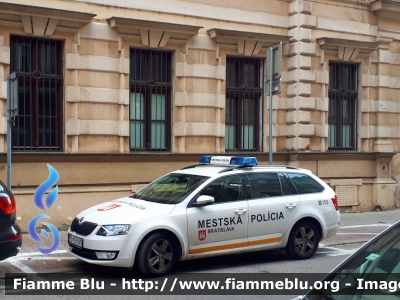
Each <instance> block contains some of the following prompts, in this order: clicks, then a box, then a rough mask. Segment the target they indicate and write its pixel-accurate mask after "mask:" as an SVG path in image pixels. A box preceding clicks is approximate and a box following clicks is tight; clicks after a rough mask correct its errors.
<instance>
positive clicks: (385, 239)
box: [306, 223, 400, 300]
mask: <svg viewBox="0 0 400 300" xmlns="http://www.w3.org/2000/svg"><path fill="white" fill-rule="evenodd" d="M326 280H327V281H330V282H331V288H330V289H329V290H325V291H314V292H312V293H311V295H309V296H307V298H306V299H309V300H319V299H321V300H322V299H335V300H342V299H343V300H372V299H374V300H375V299H387V300H391V299H397V300H398V299H400V296H399V295H400V223H398V224H397V225H395V226H394V227H392V228H391V229H390V230H389V231H387V232H386V234H384V235H382V236H381V237H380V238H379V239H377V240H375V241H374V242H373V243H371V244H370V245H368V246H367V247H366V248H364V249H362V250H360V251H359V252H358V253H357V255H355V256H354V257H353V258H352V259H351V260H349V261H348V262H346V263H345V264H344V265H342V266H341V267H339V268H338V269H337V270H335V271H334V272H332V273H331V274H330V275H329V276H328V277H327V278H326ZM333 286H334V288H332V287H333Z"/></svg>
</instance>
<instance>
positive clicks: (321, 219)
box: [68, 156, 340, 276]
mask: <svg viewBox="0 0 400 300" xmlns="http://www.w3.org/2000/svg"><path fill="white" fill-rule="evenodd" d="M339 222H340V214H339V211H338V203H337V198H336V195H335V192H334V191H333V190H332V189H331V188H330V187H329V186H328V185H327V184H326V183H325V182H324V181H322V180H321V179H319V178H318V177H317V176H315V175H313V174H312V173H311V172H310V171H309V170H306V169H299V168H295V167H292V166H273V165H268V166H260V165H258V163H257V160H256V158H254V157H227V156H203V157H201V159H200V162H199V164H198V165H194V166H188V167H186V168H183V169H182V170H177V171H174V172H171V173H169V174H166V175H164V176H162V177H160V178H158V179H156V180H155V181H153V182H152V183H150V184H148V185H147V186H145V187H144V188H142V189H141V190H140V191H138V192H136V193H135V194H133V195H130V196H129V197H125V198H120V199H116V200H112V201H109V202H106V203H102V204H99V205H96V206H94V207H91V208H88V209H86V210H84V211H83V212H81V213H79V214H78V215H77V216H76V218H75V219H74V220H73V222H72V224H71V228H70V229H69V232H68V244H69V252H70V254H72V255H73V256H75V257H77V258H80V259H82V260H84V261H86V262H89V263H94V264H99V265H104V266H116V267H133V266H136V267H137V268H138V269H139V270H140V271H141V272H142V273H145V274H149V275H153V276H154V275H156V276H157V275H163V274H166V273H168V272H170V271H171V270H172V268H173V266H174V265H175V263H176V262H178V261H182V260H187V259H193V258H200V257H206V256H216V255H224V254H232V253H245V252H249V251H259V250H265V249H278V248H284V249H286V251H287V253H288V254H289V255H290V256H291V257H293V258H295V259H308V258H310V257H312V256H313V255H314V253H315V251H316V250H317V248H318V244H319V242H320V241H321V240H323V239H326V238H328V237H331V236H333V235H335V234H336V232H337V230H338V228H339Z"/></svg>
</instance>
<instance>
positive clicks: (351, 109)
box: [328, 62, 358, 150]
mask: <svg viewBox="0 0 400 300" xmlns="http://www.w3.org/2000/svg"><path fill="white" fill-rule="evenodd" d="M328 94H329V113H328V123H329V131H328V149H329V150H357V145H356V142H357V99H358V65H357V64H346V63H334V62H331V63H330V64H329V91H328Z"/></svg>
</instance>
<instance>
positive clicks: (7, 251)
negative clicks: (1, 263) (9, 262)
mask: <svg viewBox="0 0 400 300" xmlns="http://www.w3.org/2000/svg"><path fill="white" fill-rule="evenodd" d="M21 245H22V237H21V238H20V239H19V240H16V241H12V242H10V241H6V242H2V243H0V249H1V251H0V260H3V259H6V258H9V257H12V256H15V255H17V254H18V252H19V249H20V247H21Z"/></svg>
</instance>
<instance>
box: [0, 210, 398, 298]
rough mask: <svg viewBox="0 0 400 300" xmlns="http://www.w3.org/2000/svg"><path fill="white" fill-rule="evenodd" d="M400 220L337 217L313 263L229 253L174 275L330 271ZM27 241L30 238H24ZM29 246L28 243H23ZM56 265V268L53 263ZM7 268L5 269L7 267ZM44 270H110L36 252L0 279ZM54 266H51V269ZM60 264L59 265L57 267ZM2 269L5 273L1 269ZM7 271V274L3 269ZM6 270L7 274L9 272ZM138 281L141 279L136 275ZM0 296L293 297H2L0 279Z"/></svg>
mask: <svg viewBox="0 0 400 300" xmlns="http://www.w3.org/2000/svg"><path fill="white" fill-rule="evenodd" d="M399 219H400V210H394V211H385V212H370V213H355V214H354V213H353V214H345V213H344V214H342V215H341V228H340V230H339V232H338V234H337V235H336V236H335V237H333V238H331V239H327V240H324V241H322V242H321V244H320V248H319V249H318V251H317V253H316V254H315V255H314V257H313V258H312V259H309V260H303V261H296V260H291V259H290V258H289V257H288V256H287V255H286V253H285V252H284V251H277V250H274V251H262V252H255V253H251V254H241V255H230V256H222V257H214V258H207V259H199V260H193V261H185V262H181V263H179V264H178V266H177V267H176V269H175V273H176V274H182V273H183V274H188V273H207V274H210V275H211V274H216V273H229V274H242V273H255V274H257V273H258V274H259V273H261V274H262V273H327V272H329V271H331V270H332V269H333V268H334V267H335V266H336V265H337V264H339V263H340V262H341V261H342V260H343V259H345V258H346V257H348V256H349V255H350V254H351V253H353V252H354V251H355V250H356V249H357V248H358V247H359V246H361V245H362V244H363V243H364V242H365V241H367V240H369V239H370V238H372V237H373V236H375V235H376V234H377V233H379V232H381V231H383V230H384V229H386V228H387V227H389V226H390V225H391V224H394V223H395V222H396V221H398V220H399ZM28 238H29V237H28ZM27 244H28V243H27ZM57 263H58V264H57ZM7 264H8V265H7ZM44 265H46V266H48V269H47V272H50V273H51V272H60V271H61V272H67V271H68V272H78V273H83V274H85V273H88V272H90V273H101V272H104V271H105V270H107V271H108V270H110V269H109V268H104V267H101V266H96V265H90V264H87V263H84V262H82V261H80V260H76V259H74V258H72V257H69V256H68V254H67V253H65V250H63V249H61V250H59V253H58V254H56V255H54V256H45V257H43V256H41V255H37V253H36V254H35V253H32V252H29V251H28V250H27V251H25V252H24V249H22V251H21V253H20V254H19V255H18V256H17V257H15V258H14V259H9V260H6V261H3V262H0V278H1V272H2V270H10V269H6V266H8V267H9V268H10V266H11V267H13V268H14V269H13V270H15V272H18V270H19V272H23V271H25V272H27V270H28V271H30V272H28V273H31V272H43V271H42V270H43V266H44ZM53 266H54V267H53ZM61 266H63V267H61ZM2 267H3V269H2ZM117 271H118V272H119V273H120V274H121V275H125V274H126V275H127V276H130V275H132V274H131V271H129V270H125V269H117ZM3 272H5V271H3ZM7 272H10V271H7ZM135 276H138V278H139V277H140V275H135ZM0 298H2V299H3V298H4V299H7V300H11V299H12V300H20V299H21V300H28V299H29V300H36V299H37V300H39V299H40V300H42V299H43V300H53V299H54V300H55V299H57V300H70V299H71V300H72V299H78V300H99V299H110V300H125V299H149V300H150V299H151V300H152V299H167V298H168V299H172V300H181V299H182V300H183V299H210V300H211V299H213V300H214V299H221V300H222V299H223V300H226V299H229V300H234V299H235V300H236V299H244V298H249V299H267V300H281V299H282V300H283V299H292V298H294V296H269V295H258V296H245V297H244V296H240V295H237V296H236V295H220V296H196V295H190V294H188V295H185V296H176V295H161V296H158V295H147V296H132V295H131V296H120V295H116V296H93V295H87V296H76V295H74V296H67V295H51V296H20V295H18V296H16V295H13V296H9V295H4V288H2V287H1V279H0Z"/></svg>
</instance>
